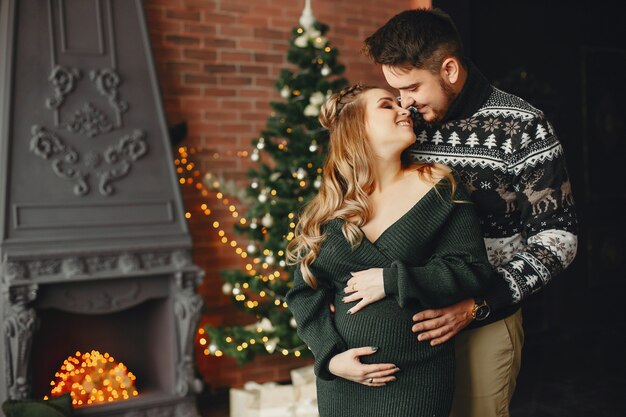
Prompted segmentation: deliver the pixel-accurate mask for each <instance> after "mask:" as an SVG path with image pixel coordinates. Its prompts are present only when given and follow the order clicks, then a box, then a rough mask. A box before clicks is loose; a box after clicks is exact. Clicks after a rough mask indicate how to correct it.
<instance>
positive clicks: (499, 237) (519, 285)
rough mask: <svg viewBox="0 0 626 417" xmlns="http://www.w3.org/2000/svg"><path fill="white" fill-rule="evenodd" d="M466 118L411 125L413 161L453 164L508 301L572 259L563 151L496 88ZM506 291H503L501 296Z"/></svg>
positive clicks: (572, 220) (531, 113) (541, 120)
mask: <svg viewBox="0 0 626 417" xmlns="http://www.w3.org/2000/svg"><path fill="white" fill-rule="evenodd" d="M487 88H490V89H491V94H489V96H488V98H487V100H486V101H485V102H484V103H483V104H482V105H481V106H479V108H478V110H477V111H475V112H474V113H473V114H471V115H470V116H469V117H464V118H459V119H456V120H450V121H447V122H445V123H440V124H428V125H425V124H421V125H417V126H416V143H415V145H414V146H413V148H412V149H411V154H412V156H413V158H414V159H416V160H419V161H425V162H434V163H439V164H445V165H448V166H450V167H452V168H453V169H455V170H456V171H457V172H458V174H459V176H460V178H461V180H462V181H463V183H464V184H465V186H466V187H467V189H468V191H469V192H470V193H471V198H472V200H473V201H474V203H475V204H476V206H477V209H478V212H479V215H480V219H481V226H482V228H483V231H484V233H485V244H486V247H487V253H488V255H489V259H490V261H491V263H492V265H493V266H494V268H496V271H497V272H498V273H499V274H500V276H501V277H502V278H503V279H504V280H505V281H506V283H507V284H508V285H507V286H502V287H501V288H500V289H498V290H494V293H493V294H488V295H487V296H486V298H487V300H488V302H490V304H492V303H493V304H496V305H511V304H516V303H519V302H520V301H521V300H523V299H524V298H525V297H527V296H528V295H530V294H532V293H534V292H536V291H537V290H539V289H540V288H542V287H543V286H545V285H546V284H547V283H548V282H550V280H551V279H552V277H554V276H555V275H557V274H559V273H560V272H561V271H562V270H563V269H564V268H566V267H567V266H568V265H569V264H570V263H571V262H572V260H573V259H574V257H575V255H576V250H577V237H576V234H575V233H576V229H577V220H576V214H575V210H574V199H573V197H572V190H571V184H570V182H569V177H568V175H567V169H566V166H565V157H564V154H563V148H562V146H561V144H560V142H559V141H558V139H557V136H556V134H555V132H554V129H553V127H552V125H551V124H550V122H549V121H548V120H547V119H546V118H545V117H544V114H543V113H542V112H541V111H540V110H538V109H536V108H534V107H533V106H531V105H530V104H529V103H527V102H526V101H524V100H522V99H521V98H519V97H516V96H514V95H512V94H508V93H505V92H503V91H501V90H499V89H497V88H495V87H492V86H488V85H487ZM505 292H508V293H505Z"/></svg>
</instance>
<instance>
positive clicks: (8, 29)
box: [0, 0, 202, 417]
mask: <svg viewBox="0 0 626 417" xmlns="http://www.w3.org/2000/svg"><path fill="white" fill-rule="evenodd" d="M190 250H191V239H190V236H189V233H188V231H187V228H186V224H185V219H184V210H183V206H182V202H181V198H180V194H179V188H178V183H177V177H176V174H175V171H174V168H173V164H172V152H171V149H170V141H169V138H168V135H167V128H166V125H165V121H164V117H163V110H162V105H161V98H160V93H159V90H158V83H157V79H156V74H155V71H154V67H153V61H152V56H151V52H150V44H149V38H148V33H147V30H146V27H145V18H144V15H143V7H142V2H141V1H139V0H0V289H1V294H0V298H1V301H0V323H1V324H2V326H3V334H2V340H1V341H0V354H1V355H2V356H1V357H2V361H1V362H0V363H1V368H2V369H1V370H0V402H3V401H4V400H6V399H9V398H10V399H26V398H43V396H44V395H50V382H51V381H52V380H54V375H55V372H56V371H57V370H58V369H59V367H60V365H61V364H62V362H63V360H64V359H66V358H67V357H68V356H72V355H74V353H75V352H77V351H78V352H89V351H91V350H98V351H101V352H107V353H109V354H110V355H112V356H114V357H115V359H116V360H117V361H120V362H123V363H124V364H125V365H126V366H127V367H128V369H129V370H130V371H132V373H133V374H134V375H135V376H136V381H135V383H136V388H137V391H138V395H137V396H136V397H132V398H130V399H128V400H120V401H114V402H110V403H105V404H98V405H89V406H82V407H79V408H76V414H78V415H92V416H114V417H116V416H129V417H130V416H132V417H143V416H146V417H147V416H153V415H158V416H164V417H166V416H184V417H187V416H197V411H196V407H195V399H194V395H195V393H196V392H197V390H198V388H199V381H198V380H197V379H196V377H195V372H194V366H193V356H194V355H193V340H194V335H195V329H196V325H197V320H198V318H199V314H200V310H201V307H202V302H201V298H200V296H199V295H198V294H197V293H196V286H197V285H198V284H199V281H200V280H201V278H202V271H201V270H200V269H199V268H198V267H197V266H196V265H194V264H193V262H192V259H191V255H190Z"/></svg>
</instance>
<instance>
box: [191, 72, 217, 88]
mask: <svg viewBox="0 0 626 417" xmlns="http://www.w3.org/2000/svg"><path fill="white" fill-rule="evenodd" d="M184 79H185V84H201V85H211V86H213V85H216V84H217V77H215V76H211V75H202V74H185V75H184Z"/></svg>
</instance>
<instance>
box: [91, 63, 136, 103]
mask: <svg viewBox="0 0 626 417" xmlns="http://www.w3.org/2000/svg"><path fill="white" fill-rule="evenodd" d="M89 77H90V78H91V80H92V81H93V82H94V83H95V84H96V88H97V89H98V92H99V93H100V94H102V95H103V96H105V97H107V98H108V99H109V104H111V107H113V108H114V109H115V110H116V111H117V112H118V113H124V112H125V111H126V110H128V103H127V102H126V101H124V100H120V98H119V97H118V96H119V92H118V91H117V87H118V86H119V85H120V84H121V79H120V76H119V74H118V73H117V72H116V71H115V70H112V69H110V68H105V69H100V70H92V71H90V72H89Z"/></svg>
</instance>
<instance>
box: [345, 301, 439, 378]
mask: <svg viewBox="0 0 626 417" xmlns="http://www.w3.org/2000/svg"><path fill="white" fill-rule="evenodd" d="M354 305H356V303H348V304H345V303H343V302H342V301H341V297H340V296H338V297H337V299H336V300H335V307H336V312H335V324H336V326H337V330H338V332H339V334H341V336H342V337H343V339H344V340H345V341H346V343H347V344H348V347H349V348H355V347H364V346H376V347H378V351H377V352H376V354H374V355H368V356H362V357H361V361H362V362H364V363H387V362H389V363H394V364H395V365H397V366H399V367H400V368H402V365H404V364H406V363H415V362H424V361H428V360H431V359H434V358H435V357H439V355H441V354H443V353H444V352H445V351H449V352H448V354H449V353H450V352H451V350H450V346H448V344H444V345H440V346H437V347H431V346H430V345H429V344H428V342H419V341H418V340H417V335H416V334H415V333H413V332H412V331H411V327H412V326H413V315H414V314H415V313H416V311H413V310H412V309H409V308H401V307H400V306H398V303H397V302H396V300H395V299H393V298H391V297H389V298H385V299H383V300H380V301H378V302H376V303H374V304H370V305H368V306H367V307H365V308H364V309H362V310H360V311H358V312H356V313H354V314H347V311H348V310H349V309H350V308H351V307H352V306H354Z"/></svg>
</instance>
